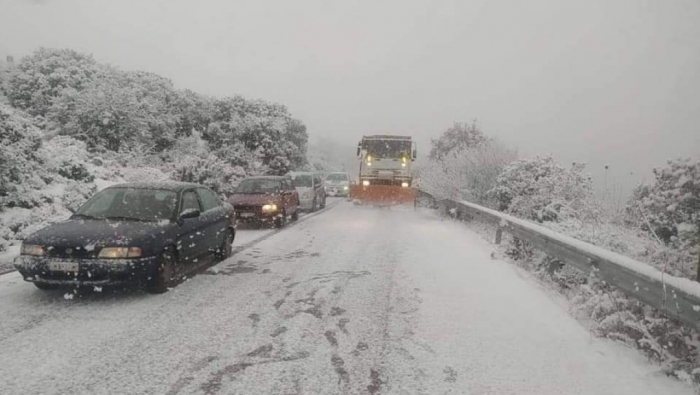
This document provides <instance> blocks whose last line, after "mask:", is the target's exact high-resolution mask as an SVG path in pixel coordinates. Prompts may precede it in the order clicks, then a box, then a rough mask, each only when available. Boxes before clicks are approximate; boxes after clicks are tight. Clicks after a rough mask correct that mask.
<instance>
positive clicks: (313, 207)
mask: <svg viewBox="0 0 700 395" xmlns="http://www.w3.org/2000/svg"><path fill="white" fill-rule="evenodd" d="M316 209H317V208H316V197H314V201H313V203H311V212H312V213H313V212H315V211H316Z"/></svg>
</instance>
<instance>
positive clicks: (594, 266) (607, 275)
mask: <svg viewBox="0 0 700 395" xmlns="http://www.w3.org/2000/svg"><path fill="white" fill-rule="evenodd" d="M416 199H417V200H416V202H417V203H416V204H417V205H420V206H424V207H431V208H435V209H438V210H440V211H441V212H443V213H444V214H447V215H451V216H453V217H455V218H457V219H463V220H469V219H470V218H480V219H482V220H484V221H486V222H490V223H493V224H495V225H496V227H497V229H496V243H500V239H501V234H502V232H503V231H506V232H509V233H510V234H512V235H513V237H515V238H517V239H520V240H523V241H526V242H528V243H530V244H531V245H532V246H534V247H536V248H538V249H540V250H542V251H543V252H545V253H546V254H548V255H550V256H552V257H555V258H558V259H560V260H561V261H563V262H565V263H568V264H570V265H572V266H574V267H576V268H578V269H579V270H581V271H583V272H584V273H591V272H594V274H595V276H597V277H598V278H600V279H602V280H603V281H604V282H605V283H607V284H609V285H611V286H613V287H615V288H617V289H618V290H620V291H622V292H624V293H625V294H627V295H628V296H630V297H631V298H634V299H636V300H638V301H640V302H642V303H645V304H647V305H649V306H651V307H653V308H655V309H658V310H660V311H662V312H664V313H665V314H666V315H667V316H668V317H670V318H673V319H676V320H678V321H680V322H682V323H684V324H686V325H689V326H691V327H693V328H695V329H698V330H700V283H698V282H695V281H692V280H689V279H685V278H679V277H674V276H671V275H669V274H665V273H663V272H661V271H659V270H657V269H656V268H654V267H652V266H651V265H648V264H646V263H643V262H639V261H636V260H634V259H632V258H630V257H626V256H624V255H620V254H618V253H615V252H612V251H608V250H606V249H604V248H600V247H597V246H594V245H592V244H589V243H586V242H584V241H581V240H578V239H574V238H573V237H570V236H566V235H563V234H560V233H557V232H554V231H552V230H551V229H547V228H545V227H543V226H540V225H537V224H534V223H532V222H529V221H525V220H522V219H519V218H515V217H513V216H510V215H508V214H504V213H501V212H499V211H496V210H492V209H489V208H486V207H483V206H479V205H477V204H474V203H470V202H466V201H454V200H449V199H436V198H434V197H433V196H432V195H431V194H429V193H427V192H424V191H417V194H416Z"/></svg>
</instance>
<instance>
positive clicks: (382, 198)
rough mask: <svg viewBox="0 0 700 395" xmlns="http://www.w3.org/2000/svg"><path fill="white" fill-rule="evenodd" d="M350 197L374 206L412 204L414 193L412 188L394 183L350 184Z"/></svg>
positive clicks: (414, 197) (360, 202)
mask: <svg viewBox="0 0 700 395" xmlns="http://www.w3.org/2000/svg"><path fill="white" fill-rule="evenodd" d="M350 199H352V200H353V201H355V202H358V203H359V204H367V205H375V206H395V205H414V204H415V201H416V193H415V191H414V190H413V188H404V187H401V186H395V185H367V186H363V185H352V186H350Z"/></svg>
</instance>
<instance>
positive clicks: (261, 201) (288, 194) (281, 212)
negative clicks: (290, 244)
mask: <svg viewBox="0 0 700 395" xmlns="http://www.w3.org/2000/svg"><path fill="white" fill-rule="evenodd" d="M228 202H229V203H230V204H231V205H232V206H233V207H234V209H235V210H236V220H237V221H239V222H243V223H246V222H255V223H268V222H269V223H272V224H273V225H275V226H276V227H278V228H282V227H284V225H285V224H286V223H287V217H290V218H291V220H292V221H296V220H297V219H298V218H299V194H298V193H297V191H296V189H294V185H293V184H292V180H291V178H289V177H282V176H260V177H249V178H246V179H245V180H243V181H241V183H240V184H239V185H238V187H237V188H236V190H235V191H234V192H233V194H232V195H231V196H230V197H229V199H228Z"/></svg>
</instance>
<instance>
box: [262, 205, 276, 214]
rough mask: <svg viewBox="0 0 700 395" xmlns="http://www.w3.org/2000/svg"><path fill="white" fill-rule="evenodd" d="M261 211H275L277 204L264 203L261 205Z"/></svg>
mask: <svg viewBox="0 0 700 395" xmlns="http://www.w3.org/2000/svg"><path fill="white" fill-rule="evenodd" d="M262 211H263V212H266V213H271V212H273V211H277V205H276V204H265V205H263V206H262Z"/></svg>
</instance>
